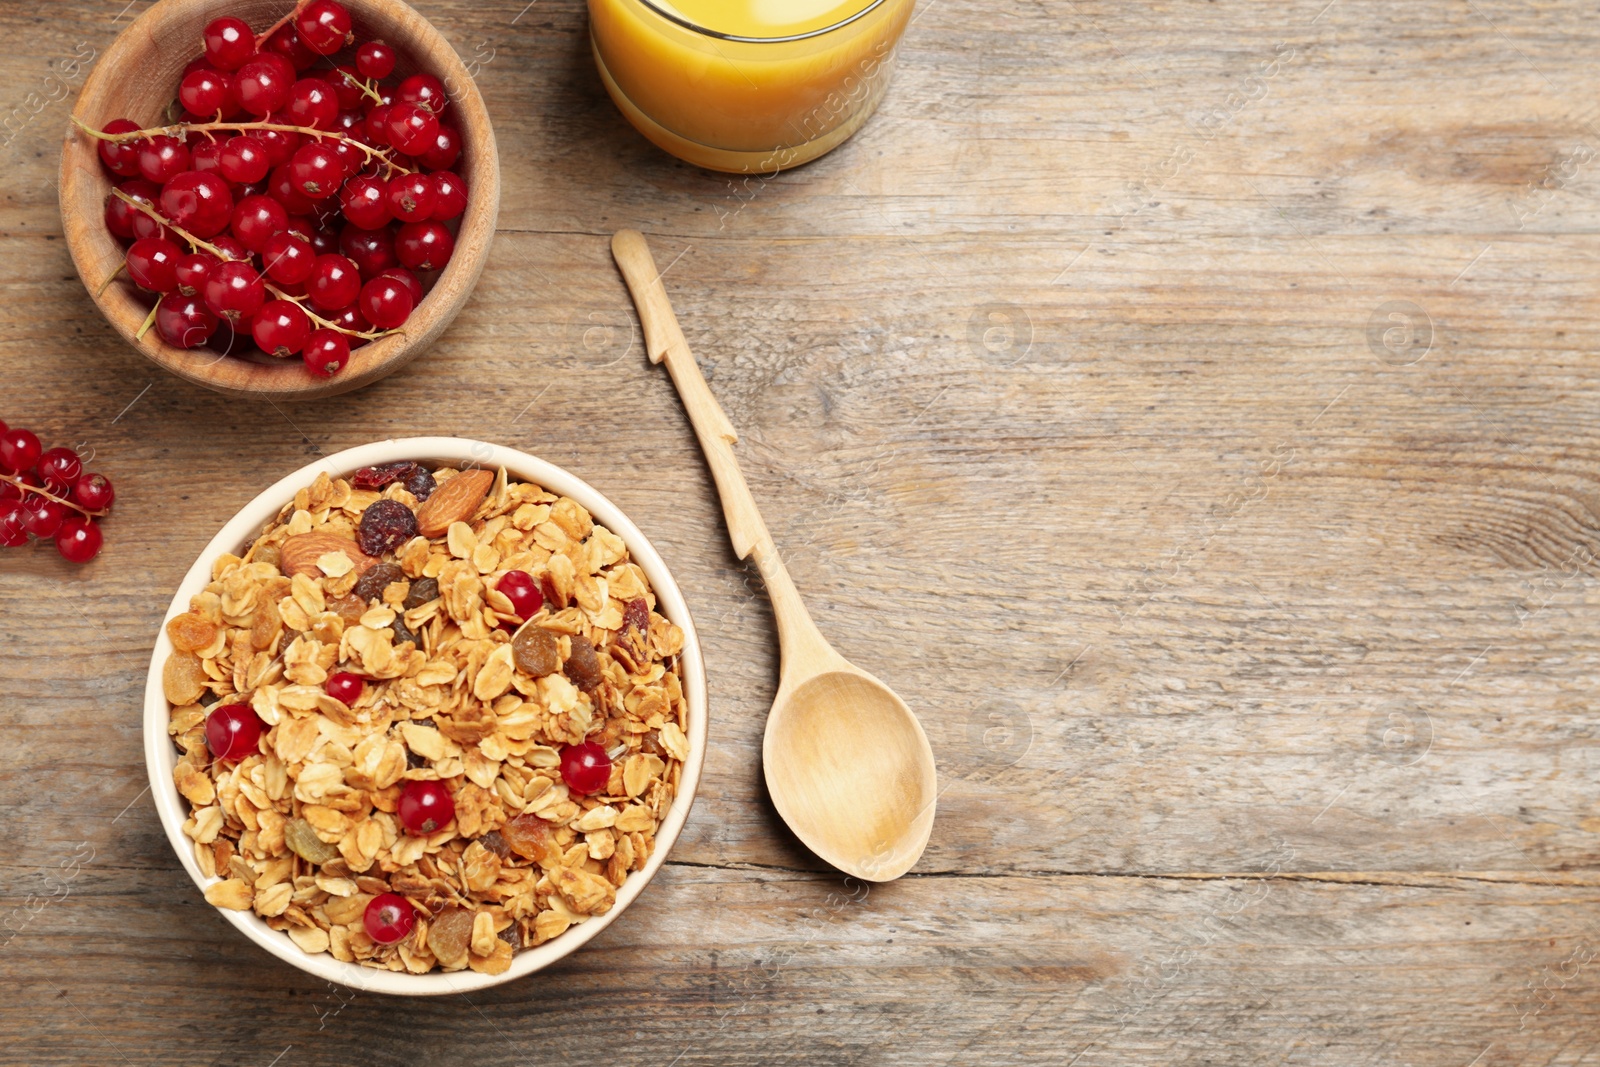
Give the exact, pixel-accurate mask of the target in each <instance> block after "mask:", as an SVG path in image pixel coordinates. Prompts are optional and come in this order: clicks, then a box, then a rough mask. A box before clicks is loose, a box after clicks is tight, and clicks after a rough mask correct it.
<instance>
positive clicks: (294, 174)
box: [289, 141, 345, 201]
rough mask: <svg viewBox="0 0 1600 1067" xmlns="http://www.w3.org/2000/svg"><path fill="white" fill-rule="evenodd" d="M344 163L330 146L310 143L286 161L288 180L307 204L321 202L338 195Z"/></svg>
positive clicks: (315, 142)
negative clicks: (287, 164)
mask: <svg viewBox="0 0 1600 1067" xmlns="http://www.w3.org/2000/svg"><path fill="white" fill-rule="evenodd" d="M344 178H345V174H344V160H342V159H340V158H339V153H338V152H336V151H335V150H334V148H333V146H332V145H327V144H323V143H322V142H321V141H313V142H312V143H311V144H308V145H301V146H300V147H299V148H298V149H296V150H295V153H294V158H293V159H291V160H289V179H290V181H292V182H293V183H294V188H295V191H296V192H298V193H300V194H301V195H302V196H304V197H305V198H306V199H307V200H312V201H316V200H321V199H323V198H325V197H329V196H332V195H333V194H334V193H337V192H338V191H339V186H340V184H341V183H343V182H344Z"/></svg>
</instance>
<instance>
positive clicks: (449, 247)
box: [394, 222, 456, 270]
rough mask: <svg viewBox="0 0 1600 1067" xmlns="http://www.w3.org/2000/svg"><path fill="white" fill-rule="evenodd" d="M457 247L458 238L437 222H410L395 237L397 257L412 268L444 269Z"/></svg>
mask: <svg viewBox="0 0 1600 1067" xmlns="http://www.w3.org/2000/svg"><path fill="white" fill-rule="evenodd" d="M455 247H456V239H455V238H454V237H452V236H450V231H449V230H447V229H445V228H444V226H443V224H441V223H437V222H408V223H406V224H405V225H404V226H402V227H400V232H399V233H398V234H396V235H395V239H394V254H395V258H397V259H399V260H400V263H401V265H402V266H405V267H409V268H410V269H412V270H442V269H443V268H444V265H445V264H446V263H448V262H450V254H451V253H452V252H454V251H455Z"/></svg>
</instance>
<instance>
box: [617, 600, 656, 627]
mask: <svg viewBox="0 0 1600 1067" xmlns="http://www.w3.org/2000/svg"><path fill="white" fill-rule="evenodd" d="M630 626H632V627H633V628H634V629H636V630H638V631H639V632H640V633H641V634H648V633H649V632H650V605H649V604H647V603H645V599H644V597H638V598H636V599H634V600H630V601H628V606H627V607H626V608H624V609H623V612H622V632H623V633H627V632H628V627H630Z"/></svg>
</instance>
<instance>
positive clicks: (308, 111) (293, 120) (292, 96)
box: [283, 78, 339, 130]
mask: <svg viewBox="0 0 1600 1067" xmlns="http://www.w3.org/2000/svg"><path fill="white" fill-rule="evenodd" d="M283 113H284V116H285V118H286V119H287V121H286V123H285V125H289V126H310V127H312V128H313V129H317V130H331V129H333V123H334V120H335V119H337V118H338V117H339V98H338V96H337V95H335V94H334V91H333V86H331V85H329V84H328V83H327V82H326V81H324V80H323V79H321V78H301V79H300V80H299V81H297V82H295V83H294V84H293V85H291V86H290V87H289V102H288V103H287V104H285V105H283Z"/></svg>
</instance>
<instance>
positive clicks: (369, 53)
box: [356, 41, 395, 81]
mask: <svg viewBox="0 0 1600 1067" xmlns="http://www.w3.org/2000/svg"><path fill="white" fill-rule="evenodd" d="M394 62H395V54H394V49H393V48H390V47H389V46H388V45H386V44H384V43H383V42H382V41H368V42H367V43H365V44H363V45H362V46H361V47H360V48H358V49H356V69H357V70H359V71H360V72H361V73H362V74H363V75H365V76H366V77H368V78H371V79H373V80H374V81H380V80H382V79H384V78H387V77H388V76H389V75H391V74H393V73H394Z"/></svg>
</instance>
